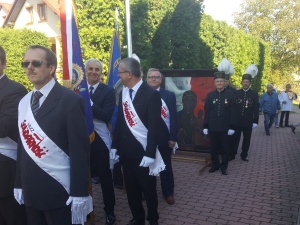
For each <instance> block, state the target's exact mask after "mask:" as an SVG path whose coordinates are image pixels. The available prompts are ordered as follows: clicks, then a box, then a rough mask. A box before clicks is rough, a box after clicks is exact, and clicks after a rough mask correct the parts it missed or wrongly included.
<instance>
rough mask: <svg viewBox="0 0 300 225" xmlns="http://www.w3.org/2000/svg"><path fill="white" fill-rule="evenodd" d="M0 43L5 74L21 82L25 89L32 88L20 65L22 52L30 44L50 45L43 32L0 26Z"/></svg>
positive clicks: (23, 52)
mask: <svg viewBox="0 0 300 225" xmlns="http://www.w3.org/2000/svg"><path fill="white" fill-rule="evenodd" d="M0 45H1V46H2V47H3V48H4V50H5V52H6V60H7V63H6V69H5V74H7V76H8V77H9V78H11V79H12V80H15V81H17V82H19V83H21V84H23V85H24V86H25V87H26V88H27V90H32V87H33V85H32V84H31V83H30V81H29V80H28V78H27V77H26V75H25V72H24V69H23V68H22V67H21V62H22V61H23V57H24V54H25V52H26V50H27V49H28V47H29V46H30V45H43V46H46V47H50V42H49V39H48V38H47V37H46V36H45V34H43V33H41V32H37V31H32V30H29V29H17V30H13V29H12V28H1V29H0Z"/></svg>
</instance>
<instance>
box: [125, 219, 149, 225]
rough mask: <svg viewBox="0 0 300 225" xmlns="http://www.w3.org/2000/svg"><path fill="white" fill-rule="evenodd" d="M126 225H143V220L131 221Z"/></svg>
mask: <svg viewBox="0 0 300 225" xmlns="http://www.w3.org/2000/svg"><path fill="white" fill-rule="evenodd" d="M127 225H145V220H135V219H132V220H130V221H129V223H128V224H127Z"/></svg>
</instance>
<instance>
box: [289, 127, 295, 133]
mask: <svg viewBox="0 0 300 225" xmlns="http://www.w3.org/2000/svg"><path fill="white" fill-rule="evenodd" d="M290 128H291V130H292V132H293V133H294V134H295V130H296V127H295V126H294V125H291V126H290Z"/></svg>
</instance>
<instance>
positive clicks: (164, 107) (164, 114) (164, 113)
mask: <svg viewBox="0 0 300 225" xmlns="http://www.w3.org/2000/svg"><path fill="white" fill-rule="evenodd" d="M161 118H162V119H163V121H164V122H165V124H166V126H167V128H168V130H169V133H170V111H169V108H168V106H167V104H166V103H165V101H164V100H163V99H162V98H161ZM177 148H178V144H177V142H176V143H175V146H174V147H173V153H174V154H175V151H176V149H177Z"/></svg>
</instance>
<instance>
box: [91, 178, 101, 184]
mask: <svg viewBox="0 0 300 225" xmlns="http://www.w3.org/2000/svg"><path fill="white" fill-rule="evenodd" d="M92 183H93V184H100V179H99V177H92Z"/></svg>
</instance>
